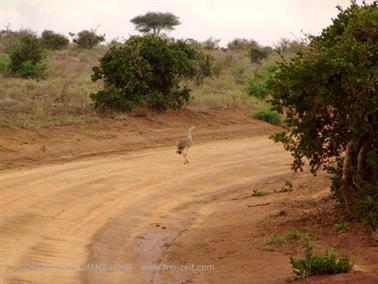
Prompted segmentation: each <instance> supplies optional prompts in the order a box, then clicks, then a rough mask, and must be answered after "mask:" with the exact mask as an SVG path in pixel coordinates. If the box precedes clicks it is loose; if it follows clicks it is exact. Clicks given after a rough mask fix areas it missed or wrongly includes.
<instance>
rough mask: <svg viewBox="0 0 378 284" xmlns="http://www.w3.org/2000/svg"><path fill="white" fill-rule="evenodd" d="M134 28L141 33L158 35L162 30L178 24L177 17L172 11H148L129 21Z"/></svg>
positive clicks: (170, 28) (172, 27) (171, 28)
mask: <svg viewBox="0 0 378 284" xmlns="http://www.w3.org/2000/svg"><path fill="white" fill-rule="evenodd" d="M130 22H132V23H133V24H134V25H135V28H136V30H138V31H139V32H141V33H150V32H152V34H154V35H159V34H160V32H161V31H162V30H173V29H174V27H175V26H177V25H179V24H180V21H179V18H178V17H176V16H175V15H173V14H172V13H161V12H148V13H147V14H145V15H140V16H137V17H135V18H133V19H131V21H130Z"/></svg>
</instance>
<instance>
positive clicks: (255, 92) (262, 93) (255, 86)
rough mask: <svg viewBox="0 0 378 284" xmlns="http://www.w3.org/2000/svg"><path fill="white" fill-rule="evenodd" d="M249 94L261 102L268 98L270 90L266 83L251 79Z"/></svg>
mask: <svg viewBox="0 0 378 284" xmlns="http://www.w3.org/2000/svg"><path fill="white" fill-rule="evenodd" d="M246 91H247V94H248V95H250V96H251V97H255V98H257V99H259V100H264V99H266V98H267V97H268V90H267V89H266V87H265V85H264V83H262V82H257V80H256V79H253V78H249V79H248V81H247V87H246Z"/></svg>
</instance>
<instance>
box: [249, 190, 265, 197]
mask: <svg viewBox="0 0 378 284" xmlns="http://www.w3.org/2000/svg"><path fill="white" fill-rule="evenodd" d="M267 194H268V193H267V192H266V191H263V190H261V189H259V188H255V189H254V190H253V191H252V194H251V196H257V197H260V196H265V195H267Z"/></svg>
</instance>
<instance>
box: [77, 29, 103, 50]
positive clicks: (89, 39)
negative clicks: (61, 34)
mask: <svg viewBox="0 0 378 284" xmlns="http://www.w3.org/2000/svg"><path fill="white" fill-rule="evenodd" d="M70 35H71V36H72V37H73V42H74V43H75V44H76V45H77V46H78V47H80V48H86V49H91V48H93V47H95V46H97V45H99V44H100V43H101V42H104V41H105V35H97V34H96V31H93V30H90V31H88V30H83V31H81V32H79V33H78V34H77V35H75V34H72V33H71V34H70Z"/></svg>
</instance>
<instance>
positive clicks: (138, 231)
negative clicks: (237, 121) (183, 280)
mask: <svg viewBox="0 0 378 284" xmlns="http://www.w3.org/2000/svg"><path fill="white" fill-rule="evenodd" d="M174 152H175V150H174V148H172V147H170V148H159V149H156V150H148V151H143V152H138V153H133V154H127V155H122V156H116V157H103V158H94V159H90V160H85V161H76V162H69V163H64V164H58V165H53V166H44V167H39V168H34V169H28V170H12V171H9V172H5V173H3V174H1V175H0V208H1V211H0V226H1V227H0V283H151V282H153V283H159V282H160V280H159V276H158V275H157V273H155V272H151V271H145V270H144V269H142V267H141V265H145V264H154V263H160V262H161V261H162V259H163V258H164V252H165V250H166V249H167V248H168V247H169V246H170V245H172V244H173V243H174V242H175V238H176V237H177V236H178V235H180V234H182V233H185V230H186V229H187V228H189V227H190V226H191V225H192V224H193V222H195V220H198V219H200V218H201V216H202V215H206V214H207V212H206V202H204V200H205V199H206V196H207V195H208V194H211V193H216V192H219V191H221V190H228V189H230V190H232V188H233V186H235V185H237V184H241V183H248V182H251V181H253V180H255V179H259V178H262V177H269V176H274V175H279V174H282V173H286V172H288V170H289V166H288V164H289V162H290V158H289V155H288V154H287V153H286V152H285V151H284V150H283V149H282V146H280V145H277V144H274V143H273V142H271V141H270V140H268V139H267V138H265V137H254V138H245V139H238V140H230V141H222V142H212V143H207V144H202V145H195V146H194V147H192V149H191V151H190V155H189V159H190V160H191V164H190V166H185V165H184V164H183V162H182V159H181V157H178V156H177V155H175V153H174ZM187 204H191V205H190V206H187ZM28 264H33V265H36V264H40V265H45V266H46V265H50V266H54V267H40V268H38V269H37V267H30V266H29V267H26V268H25V267H24V268H25V269H22V268H23V265H28ZM85 264H97V265H99V264H104V265H105V266H101V267H102V268H103V270H101V267H99V266H98V267H97V268H94V267H93V266H92V267H88V266H87V267H85V269H83V265H85ZM111 264H112V265H113V266H112V267H111V266H110V265H111ZM127 264H130V265H131V269H130V270H129V269H128V268H129V267H128V266H126V265H127ZM120 265H124V266H122V267H121V266H120ZM177 273H180V272H177Z"/></svg>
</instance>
